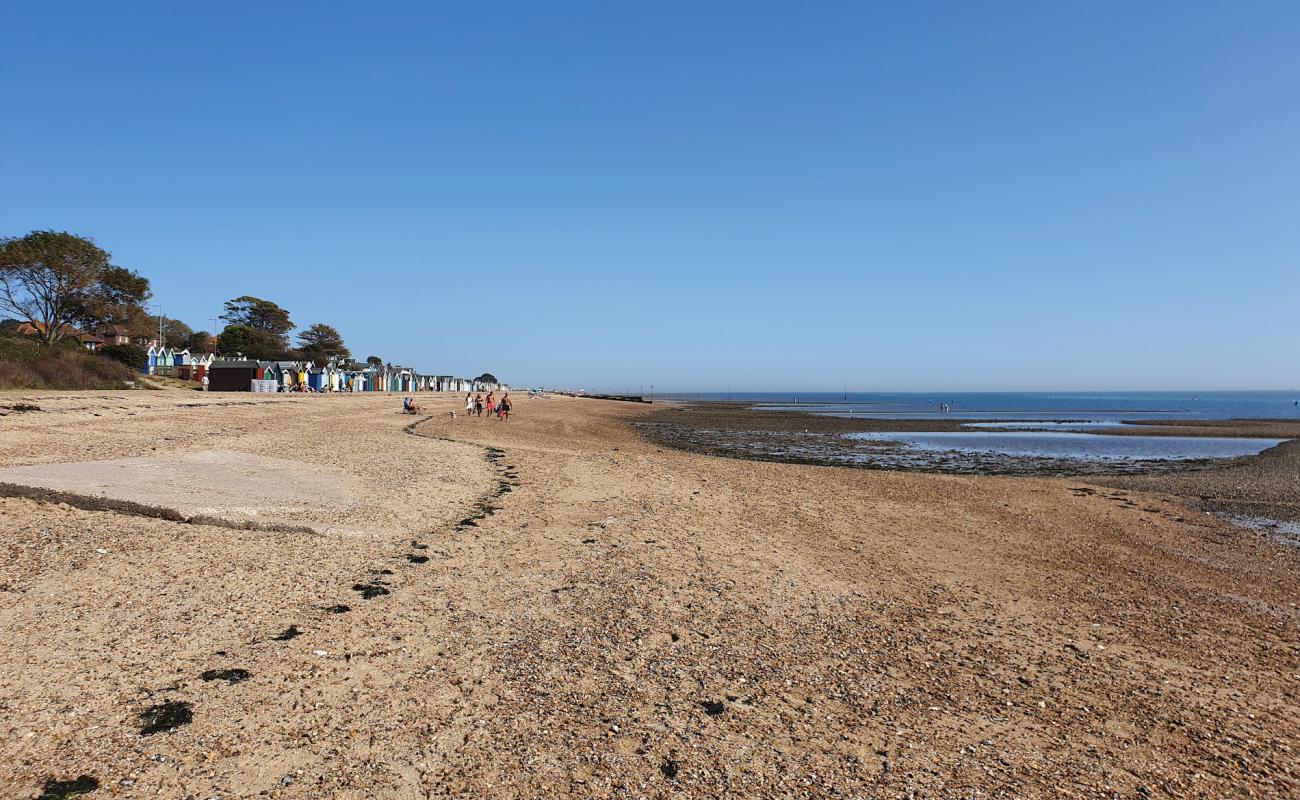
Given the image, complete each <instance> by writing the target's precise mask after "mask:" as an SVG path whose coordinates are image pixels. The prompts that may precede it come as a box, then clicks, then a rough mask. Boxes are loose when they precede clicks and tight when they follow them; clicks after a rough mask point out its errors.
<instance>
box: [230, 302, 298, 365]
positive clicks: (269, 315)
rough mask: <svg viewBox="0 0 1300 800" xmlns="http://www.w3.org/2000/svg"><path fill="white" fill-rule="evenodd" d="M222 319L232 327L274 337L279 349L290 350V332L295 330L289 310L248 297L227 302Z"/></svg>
mask: <svg viewBox="0 0 1300 800" xmlns="http://www.w3.org/2000/svg"><path fill="white" fill-rule="evenodd" d="M221 318H222V319H224V320H225V321H226V322H227V323H229V324H230V325H240V326H243V327H245V328H249V329H251V330H254V331H258V332H260V333H264V334H267V335H268V336H271V337H274V338H275V339H276V341H278V342H279V348H278V349H279V350H281V351H284V350H288V349H289V331H291V330H293V320H291V319H289V312H288V310H287V309H283V308H280V307H279V306H278V305H276V304H275V303H273V302H271V301H270V300H263V299H261V298H260V297H249V296H248V295H244V296H243V297H236V298H235V299H234V300H227V301H226V313H224V314H222V315H221ZM227 330H229V328H227Z"/></svg>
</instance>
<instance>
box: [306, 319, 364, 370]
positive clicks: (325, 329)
mask: <svg viewBox="0 0 1300 800" xmlns="http://www.w3.org/2000/svg"><path fill="white" fill-rule="evenodd" d="M298 347H299V348H300V352H301V353H302V357H303V358H305V359H311V360H312V361H314V362H315V363H316V365H317V366H321V365H324V364H325V363H326V362H328V361H329V360H330V359H331V358H335V359H340V360H342V359H349V358H352V353H351V351H349V350H348V348H347V345H345V344H344V343H343V336H342V334H340V333H339V332H338V330H336V329H335V328H334V327H333V326H330V325H326V324H324V323H322V322H318V323H316V324H315V325H312V326H311V327H309V328H307V329H306V330H304V331H303V332H302V333H299V334H298Z"/></svg>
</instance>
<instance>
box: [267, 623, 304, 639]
mask: <svg viewBox="0 0 1300 800" xmlns="http://www.w3.org/2000/svg"><path fill="white" fill-rule="evenodd" d="M301 635H302V631H300V630H298V626H297V625H290V626H289V627H287V628H285V629H284V630H283V631H281V632H280V633H277V634H276V635H274V636H272V637H271V638H272V639H273V640H274V641H277V642H287V641H289V640H290V639H292V638H293V637H295V636H301Z"/></svg>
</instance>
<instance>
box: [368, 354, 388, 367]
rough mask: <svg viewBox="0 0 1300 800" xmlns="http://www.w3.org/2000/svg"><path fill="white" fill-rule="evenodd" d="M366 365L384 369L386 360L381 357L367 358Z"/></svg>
mask: <svg viewBox="0 0 1300 800" xmlns="http://www.w3.org/2000/svg"><path fill="white" fill-rule="evenodd" d="M366 363H367V364H369V365H370V366H372V367H382V366H383V365H384V360H383V359H382V358H380V357H379V356H366Z"/></svg>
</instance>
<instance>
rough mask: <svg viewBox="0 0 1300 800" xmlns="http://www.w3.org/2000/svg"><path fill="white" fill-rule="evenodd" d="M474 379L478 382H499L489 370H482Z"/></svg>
mask: <svg viewBox="0 0 1300 800" xmlns="http://www.w3.org/2000/svg"><path fill="white" fill-rule="evenodd" d="M474 380H476V381H478V382H479V383H500V382H501V381H499V380H497V376H495V375H493V374H492V373H491V372H484V373H483V374H482V375H480V376H478V377H477V378H475V379H474Z"/></svg>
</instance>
